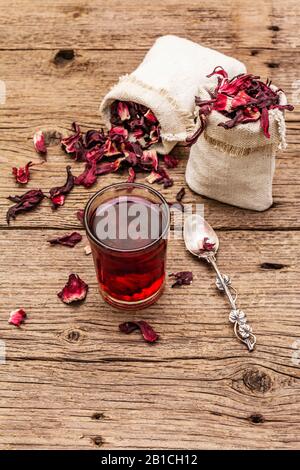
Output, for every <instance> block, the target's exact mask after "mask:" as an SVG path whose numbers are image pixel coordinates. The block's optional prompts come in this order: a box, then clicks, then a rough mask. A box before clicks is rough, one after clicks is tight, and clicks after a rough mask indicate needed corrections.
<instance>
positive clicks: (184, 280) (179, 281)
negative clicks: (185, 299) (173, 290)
mask: <svg viewBox="0 0 300 470" xmlns="http://www.w3.org/2000/svg"><path fill="white" fill-rule="evenodd" d="M169 277H173V278H174V279H175V282H174V284H172V286H171V287H176V286H183V285H186V286H188V285H190V284H191V283H192V282H193V273H192V272H191V271H179V272H178V273H171V274H169Z"/></svg>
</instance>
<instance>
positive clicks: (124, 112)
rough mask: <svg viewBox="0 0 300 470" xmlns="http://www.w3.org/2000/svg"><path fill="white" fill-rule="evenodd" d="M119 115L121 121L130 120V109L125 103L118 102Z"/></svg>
mask: <svg viewBox="0 0 300 470" xmlns="http://www.w3.org/2000/svg"><path fill="white" fill-rule="evenodd" d="M118 115H119V117H120V119H121V121H127V120H128V119H130V113H129V109H128V106H127V104H126V103H125V102H124V101H119V102H118Z"/></svg>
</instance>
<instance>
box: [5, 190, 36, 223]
mask: <svg viewBox="0 0 300 470" xmlns="http://www.w3.org/2000/svg"><path fill="white" fill-rule="evenodd" d="M44 197H45V195H44V193H43V191H42V190H41V189H31V190H30V191H27V192H26V193H24V194H22V195H21V196H18V195H16V196H8V199H9V200H10V201H12V202H15V203H16V204H15V205H14V206H12V207H10V208H9V209H8V211H7V213H6V220H7V223H8V224H9V221H10V219H15V218H16V216H17V214H18V213H19V212H27V211H31V210H32V209H34V208H35V207H37V206H38V205H39V203H40V202H41V201H42V200H43V199H44Z"/></svg>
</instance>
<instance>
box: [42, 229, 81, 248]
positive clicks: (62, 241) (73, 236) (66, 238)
mask: <svg viewBox="0 0 300 470" xmlns="http://www.w3.org/2000/svg"><path fill="white" fill-rule="evenodd" d="M81 240H82V236H81V235H80V233H78V232H73V233H69V234H67V235H63V236H62V237H58V238H52V239H51V240H48V243H50V245H64V246H70V247H71V248H73V247H74V246H75V245H77V243H79V242H80V241H81Z"/></svg>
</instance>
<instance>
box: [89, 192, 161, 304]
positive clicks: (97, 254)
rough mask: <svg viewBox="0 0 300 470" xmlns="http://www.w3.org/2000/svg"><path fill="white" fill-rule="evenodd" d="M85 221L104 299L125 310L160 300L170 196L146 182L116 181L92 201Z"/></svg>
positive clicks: (93, 197) (98, 193) (97, 194)
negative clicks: (165, 196)
mask: <svg viewBox="0 0 300 470" xmlns="http://www.w3.org/2000/svg"><path fill="white" fill-rule="evenodd" d="M84 225H85V229H86V233H87V237H88V239H89V242H90V245H91V249H92V255H93V259H94V264H95V269H96V274H97V279H98V282H99V288H100V293H101V294H102V296H103V298H104V300H106V302H108V303H110V304H111V305H113V306H115V307H118V308H124V309H140V308H144V307H147V306H149V305H151V304H152V303H154V302H155V301H156V300H157V299H158V297H159V296H160V294H161V293H162V290H163V287H164V281H165V271H166V252H167V239H168V234H169V225H170V211H169V206H168V204H167V202H166V200H165V199H164V197H163V196H162V195H161V194H160V193H159V192H158V191H156V190H154V189H152V188H150V187H149V186H147V185H145V184H140V183H117V184H112V185H110V186H107V187H105V188H103V189H101V190H100V191H99V192H97V193H96V194H95V195H94V196H92V198H91V199H90V200H89V202H88V203H87V205H86V208H85V213H84Z"/></svg>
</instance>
